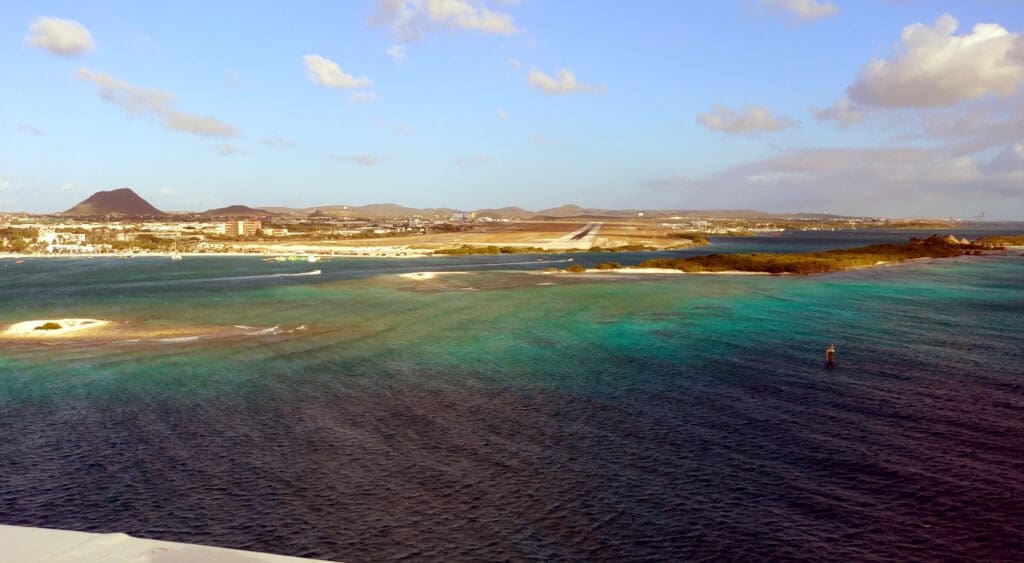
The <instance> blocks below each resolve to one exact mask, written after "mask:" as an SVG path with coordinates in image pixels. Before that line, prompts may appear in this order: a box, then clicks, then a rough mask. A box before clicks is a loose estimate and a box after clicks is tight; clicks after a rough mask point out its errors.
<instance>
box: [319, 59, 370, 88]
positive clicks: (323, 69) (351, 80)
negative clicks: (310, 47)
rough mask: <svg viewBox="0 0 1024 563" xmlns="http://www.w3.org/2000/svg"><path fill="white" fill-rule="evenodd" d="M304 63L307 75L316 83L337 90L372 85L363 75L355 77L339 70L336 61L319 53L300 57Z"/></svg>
mask: <svg viewBox="0 0 1024 563" xmlns="http://www.w3.org/2000/svg"><path fill="white" fill-rule="evenodd" d="M302 60H303V62H305V63H306V70H307V71H308V72H309V77H310V78H312V79H313V81H314V82H316V83H317V84H319V85H321V86H323V87H325V88H334V89H338V90H346V89H361V88H369V87H370V86H373V81H372V80H370V79H369V78H367V77H365V76H361V77H358V78H357V77H355V76H352V75H351V74H348V73H346V72H344V71H343V70H341V67H340V66H338V63H336V62H334V61H332V60H331V59H328V58H325V57H321V56H320V55H306V56H304V57H302Z"/></svg>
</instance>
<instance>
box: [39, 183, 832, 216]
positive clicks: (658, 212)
mask: <svg viewBox="0 0 1024 563" xmlns="http://www.w3.org/2000/svg"><path fill="white" fill-rule="evenodd" d="M459 213H462V214H467V215H468V214H470V213H473V214H475V216H476V217H491V218H493V219H508V218H520V219H530V218H538V219H539V218H552V219H563V218H577V219H616V218H622V219H625V218H633V217H638V216H643V217H647V218H669V217H676V216H685V217H705V218H722V219H759V218H763V219H783V218H792V219H826V218H827V219H848V218H852V217H846V216H842V215H832V214H828V213H768V212H765V211H759V210H756V209H687V210H684V209H600V208H586V207H582V206H579V205H575V204H568V205H561V206H558V207H550V208H547V209H541V210H540V211H530V210H528V209H523V208H522V207H513V206H510V207H500V208H487V209H478V210H476V211H467V210H459V209H452V208H448V207H436V208H425V209H418V208H415V207H406V206H403V205H398V204H395V203H374V204H370V205H361V206H360V205H320V206H316V207H306V208H292V207H276V206H266V207H258V208H256V207H250V206H247V205H230V206H227V207H221V208H218V209H210V210H207V211H203V212H201V213H195V212H177V213H176V215H192V216H195V215H198V216H200V217H202V218H204V219H213V218H258V217H269V216H288V215H291V216H297V217H310V216H314V217H315V216H321V217H353V218H359V219H388V218H408V217H416V216H419V217H450V216H452V215H455V214H459ZM58 215H63V216H66V217H108V216H116V217H125V218H133V217H158V216H166V215H168V214H167V213H164V212H163V211H160V210H159V209H157V208H155V207H153V206H152V205H150V204H149V202H147V201H146V200H144V199H142V198H141V197H139V195H138V194H136V193H135V192H134V191H133V190H132V189H131V188H121V189H117V190H110V191H100V192H96V193H94V194H93V195H91V196H89V198H88V199H86V200H85V201H82V202H81V203H79V204H78V205H76V206H74V207H72V208H71V209H69V210H67V211H65V212H63V213H58Z"/></svg>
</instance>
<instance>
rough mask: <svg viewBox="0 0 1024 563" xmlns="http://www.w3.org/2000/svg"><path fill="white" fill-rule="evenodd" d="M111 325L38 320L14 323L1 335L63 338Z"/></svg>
mask: <svg viewBox="0 0 1024 563" xmlns="http://www.w3.org/2000/svg"><path fill="white" fill-rule="evenodd" d="M110 324H111V322H110V321H104V320H101V319H38V320H31V321H22V322H20V323H14V324H12V325H11V326H9V327H7V330H5V331H3V333H0V334H2V335H3V336H8V337H22V338H26V337H29V338H61V337H66V336H78V335H81V334H85V333H88V332H89V331H92V330H95V329H98V328H103V327H105V326H108V325H110Z"/></svg>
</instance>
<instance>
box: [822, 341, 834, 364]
mask: <svg viewBox="0 0 1024 563" xmlns="http://www.w3.org/2000/svg"><path fill="white" fill-rule="evenodd" d="M825 365H826V366H828V367H830V368H832V367H836V345H835V344H829V345H828V348H825Z"/></svg>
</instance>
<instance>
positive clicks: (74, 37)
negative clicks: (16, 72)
mask: <svg viewBox="0 0 1024 563" xmlns="http://www.w3.org/2000/svg"><path fill="white" fill-rule="evenodd" d="M28 31H29V35H28V38H27V39H26V41H27V42H28V44H29V45H32V46H33V47H38V48H40V49H45V50H47V51H49V52H51V53H54V54H56V55H61V56H65V57H76V56H78V55H81V54H82V53H85V52H86V51H92V50H93V49H95V48H96V44H95V43H93V40H92V34H91V33H89V30H88V29H86V28H85V26H84V25H82V24H81V23H79V22H77V21H75V20H67V19H62V18H48V17H40V18H36V20H35V21H34V22H32V25H30V26H29V28H28Z"/></svg>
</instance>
